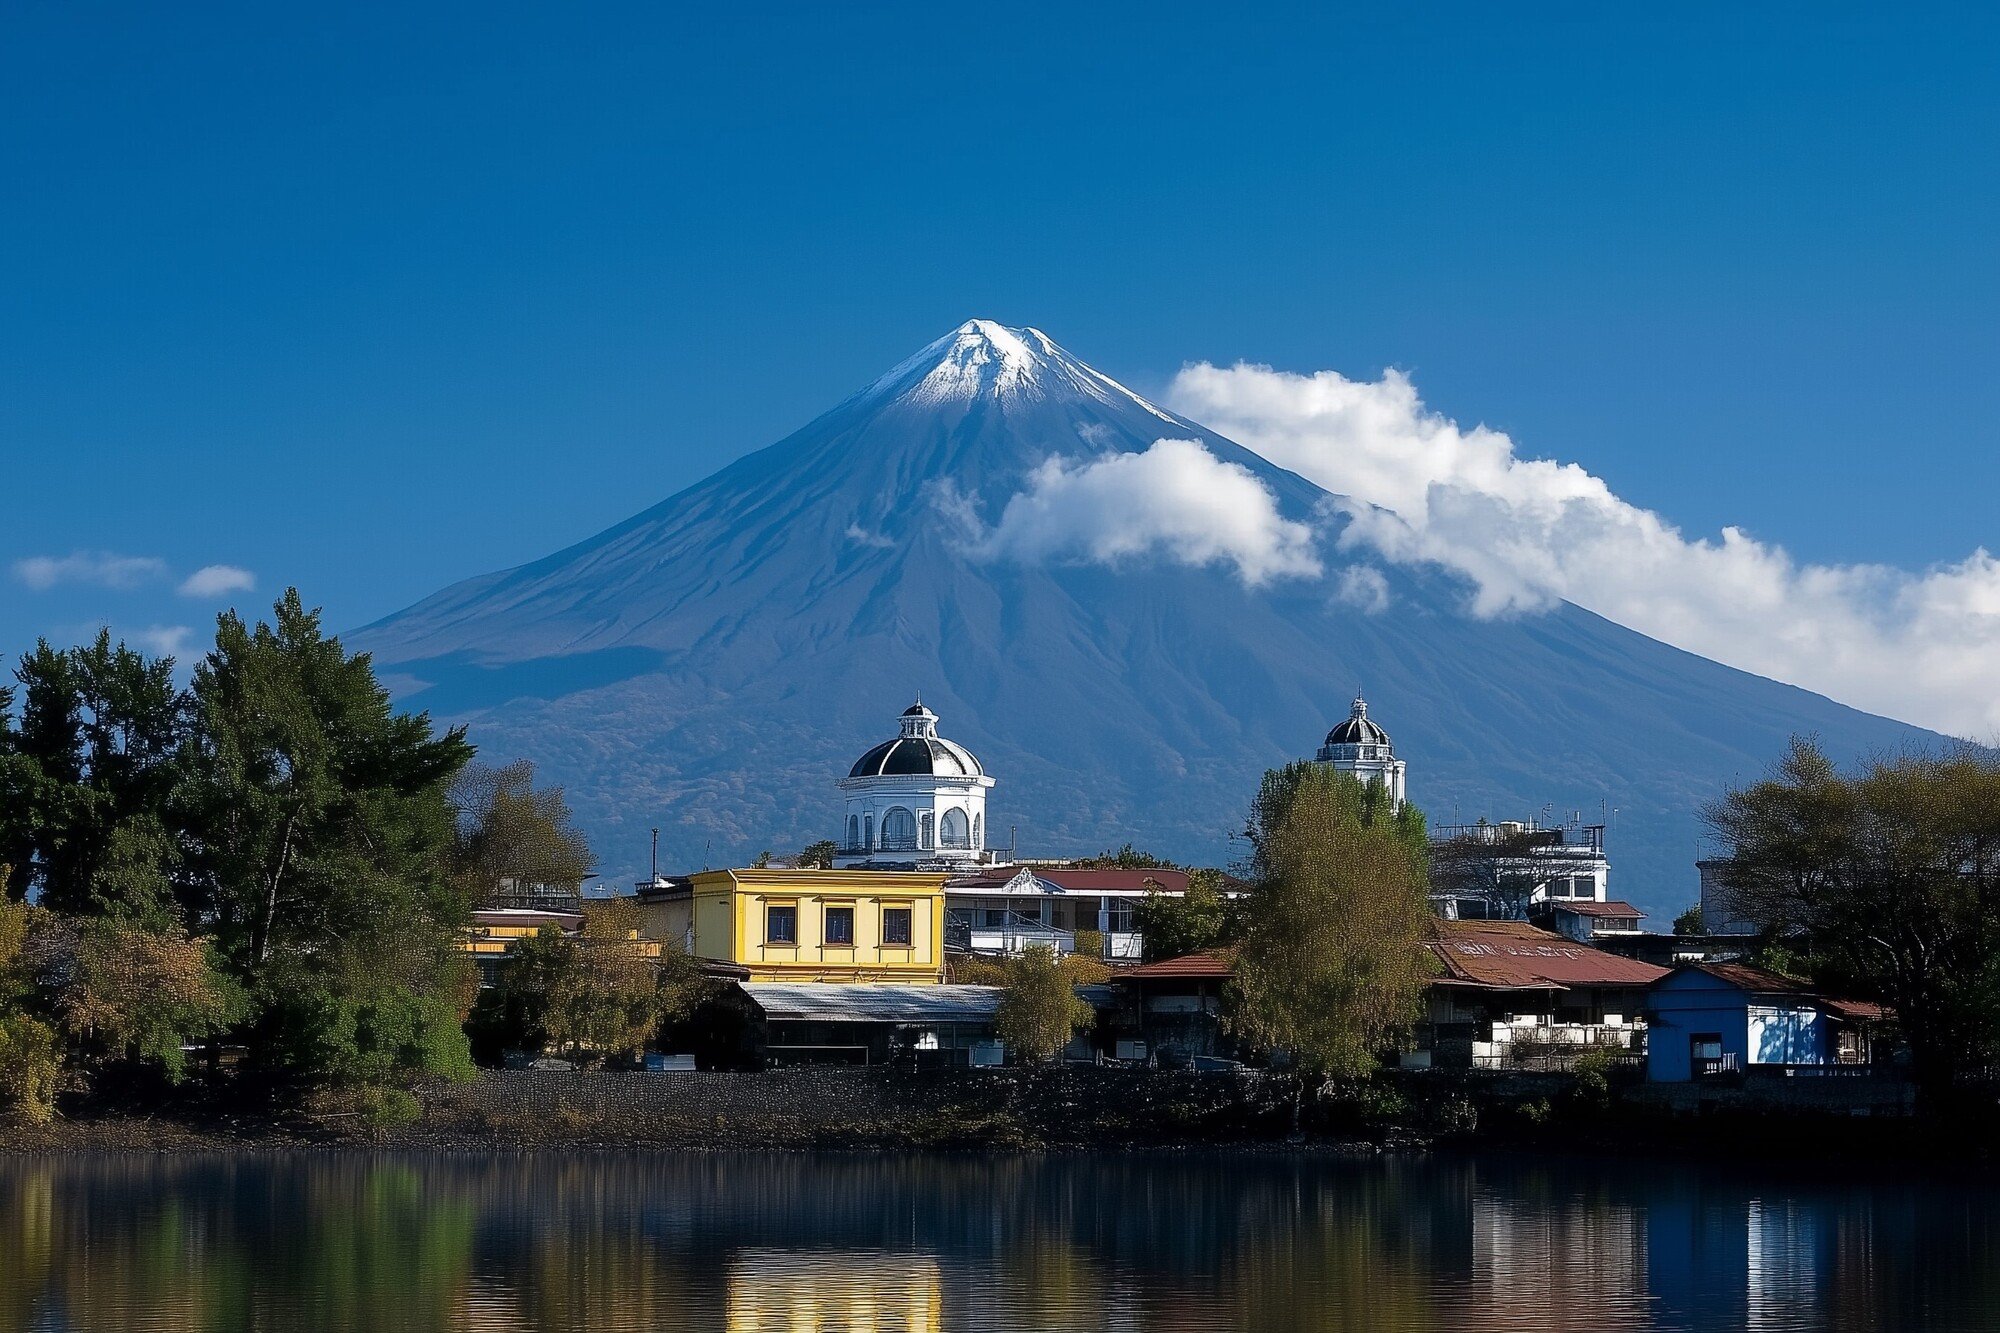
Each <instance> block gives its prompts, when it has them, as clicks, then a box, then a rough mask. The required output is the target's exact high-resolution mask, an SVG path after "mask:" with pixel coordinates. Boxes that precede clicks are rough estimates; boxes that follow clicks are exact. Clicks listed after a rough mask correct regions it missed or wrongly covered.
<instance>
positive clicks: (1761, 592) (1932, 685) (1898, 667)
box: [1168, 364, 2000, 737]
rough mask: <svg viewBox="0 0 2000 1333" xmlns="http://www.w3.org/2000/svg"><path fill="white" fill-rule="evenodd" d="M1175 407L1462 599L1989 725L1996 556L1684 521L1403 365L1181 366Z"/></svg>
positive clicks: (1998, 720) (1347, 535) (1891, 710)
mask: <svg viewBox="0 0 2000 1333" xmlns="http://www.w3.org/2000/svg"><path fill="white" fill-rule="evenodd" d="M1168 401H1169V402H1170V403H1171V405H1172V406H1173V407H1174V409H1175V410H1176V411H1178V412H1181V413H1182V414H1184V415H1186V416H1189V417H1192V418H1194V419H1196V420H1198V421H1201V422H1203V423H1204V424H1207V425H1209V426H1212V427H1214V428H1215V429H1216V430H1218V431H1220V432H1221V433H1223V434H1224V435H1227V436H1229V437H1231V438H1232V439H1235V440H1237V441H1239V442H1240V443H1242V444H1244V445H1247V446H1249V447H1250V448H1251V449H1254V450H1256V451H1257V452H1258V453H1260V454H1262V455H1263V456H1264V457H1266V458H1268V459H1270V460H1271V461H1272V462H1274V463H1276V464H1278V465H1279V466H1281V467H1286V468H1290V469H1291V470H1293V471H1295V472H1298V473H1299V474H1301V475H1302V476H1305V477H1307V478H1309V479H1310V480H1312V481H1314V482H1317V483H1318V484H1319V485H1321V486H1323V487H1325V488H1326V489H1327V490H1329V491H1333V492H1335V493H1336V494H1339V495H1343V496H1347V497H1351V501H1350V502H1349V503H1347V504H1344V505H1343V506H1342V507H1343V509H1345V510H1346V512H1347V513H1348V514H1349V515H1350V517H1351V522H1350V524H1349V526H1348V528H1347V530H1346V532H1344V533H1343V534H1342V536H1341V546H1342V548H1343V549H1347V550H1372V551H1374V552H1375V553H1377V554H1379V555H1380V556H1382V557H1385V558H1387V559H1390V560H1392V561H1398V562H1403V563H1422V564H1434V565H1439V566H1442V567H1444V568H1446V569H1449V570H1452V571H1455V572H1456V573H1458V574H1460V575H1462V576H1464V577H1465V578H1466V579H1467V580H1469V582H1470V584H1471V588H1472V594H1471V604H1470V609H1471V611H1472V613H1473V614H1475V615H1479V616H1488V617H1490V616H1498V615H1504V614H1509V613H1519V612H1532V611H1538V610H1543V609H1546V608H1548V607H1550V606H1552V605H1554V604H1555V603H1556V602H1557V601H1558V600H1567V601H1571V602H1575V603H1577V604H1578V605H1580V606H1584V607H1588V608H1589V609H1590V610H1593V611H1596V612H1598V613H1599V614H1601V615H1604V616H1606V617H1608V618H1609V619H1612V620H1615V621H1617V622H1618V623H1620V624H1622V625H1627V626H1629V627H1631V628H1633V629H1636V630H1638V631H1640V632H1641V633H1644V634H1648V635H1651V636H1652V637H1654V638H1658V639H1663V640H1665V641H1666V642H1668V643H1672V644H1675V645H1676V646H1678V647H1681V648H1685V649H1687V650H1689V651H1690V652H1696V653H1700V654H1702V655H1703V656H1706V657H1711V658H1714V659H1716V660H1718V661H1722V662H1727V663H1729V664H1730V665H1732V666H1737V667H1741V668H1743V669H1745V670H1749V671H1755V672H1758V673H1760V674H1763V675H1767V676H1772V677H1775V678H1777V679H1780V680H1785V681H1789V682H1792V683H1793V684H1797V685H1802V686H1805V687H1806V688H1808V689H1812V690H1817V691H1819V692H1821V693H1824V694H1827V695H1830V696H1832V697H1834V698H1836V699H1840V700H1841V701H1843V702H1845V703H1849V704H1853V705H1855V706H1857V707H1860V708H1865V709H1869V710H1871V711H1874V712H1879V713H1885V714H1889V715H1892V716H1896V717H1901V718H1905V719H1907V720H1909V721H1912V722H1918V723H1922V724H1924V725H1927V726H1931V727H1935V728H1938V729H1940V730H1945V731H1950V732H1955V733H1957V734H1960V735H1970V736H1977V737H1987V736H1992V735H1994V734H1996V733H2000V691H1996V690H1995V688H1994V680H1995V678H1996V677H1995V671H1996V663H2000V560H1996V559H1995V558H1994V557H1993V556H1992V555H1989V554H1988V553H1987V552H1986V551H1984V550H1978V551H1975V552H1973V553H1972V554H1971V555H1970V556H1968V557H1966V559H1964V560H1963V561H1960V562H1959V563H1957V564H1953V565H1946V566H1941V567H1938V568H1935V569H1931V570H1927V571H1922V572H1914V571H1908V570H1901V569H1895V568H1891V567H1888V566H1884V565H1814V564H1802V563H1800V562H1798V561H1796V560H1794V559H1793V558H1792V557H1791V556H1790V555H1789V554H1787V553H1786V552H1785V550H1784V549H1783V548H1782V547H1779V546H1774V545H1770V544H1768V543H1765V542H1761V541H1759V540H1757V539H1756V538H1754V537H1752V536H1750V535H1749V534H1747V533H1745V532H1744V531H1743V530H1742V529H1740V528H1734V527H1730V528H1725V529H1723V531H1722V533H1721V534H1720V536H1719V537H1718V538H1715V539H1703V538H1690V537H1688V536H1686V535H1684V534H1683V533H1682V532H1681V531H1680V530H1679V529H1678V528H1676V527H1675V526H1674V525H1673V524H1672V523H1670V522H1668V521H1667V520H1666V519H1664V518H1662V517H1661V516H1660V515H1658V514H1655V513H1652V512H1650V511H1648V510H1645V509H1641V508H1639V507H1638V506H1636V505H1632V504H1628V503H1627V502H1626V501H1624V500H1622V499H1620V498H1619V497H1618V496H1616V495H1614V494H1613V493H1612V491H1611V488H1610V487H1609V486H1607V485H1605V483H1604V482H1603V481H1602V480H1601V479H1599V478H1597V477H1594V476H1592V475H1591V474H1590V473H1588V472H1586V471H1585V470H1584V469H1582V468H1581V467H1578V466H1576V465H1575V464H1573V463H1555V462H1550V461H1547V460H1541V459H1526V458H1521V457H1518V456H1517V455H1516V454H1515V450H1514V442H1513V441H1512V440H1511V439H1509V438H1508V437H1507V436H1506V435H1505V434H1503V433H1501V432H1499V431H1494V430H1488V429H1486V428H1485V427H1483V426H1481V427H1475V428H1472V429H1469V430H1468V429H1462V428H1460V427H1459V426H1458V425H1457V424H1456V423H1455V422H1452V421H1450V420H1448V419H1447V418H1445V417H1443V416H1440V415H1439V414H1437V413H1435V412H1432V411H1430V410H1429V409H1428V408H1426V407H1425V406H1424V404H1423V402H1422V400H1421V399H1420V398H1419V397H1418V396H1417V391H1416V388H1415V386H1413V385H1412V384H1411V383H1410V380H1409V378H1408V377H1407V376H1405V375H1404V374H1402V373H1401V372H1398V371H1393V370H1392V371H1389V372H1388V373H1386V374H1384V375H1383V377H1382V378H1381V379H1380V380H1376V381H1365V380H1350V379H1347V378H1345V377H1343V376H1341V375H1339V374H1336V373H1334V372H1332V371H1322V372H1320V373H1319V374H1316V375H1295V374H1288V373H1282V372H1279V371H1274V370H1272V369H1270V368H1269V367H1265V366H1250V365H1238V366H1235V367H1233V368H1230V369H1221V368H1218V367H1216V366H1212V365H1206V364H1201V365H1193V366H1189V367H1187V368H1185V369H1183V370H1182V371H1181V373H1180V375H1179V376H1177V377H1176V379H1175V381H1174V386H1173V389H1172V391H1171V393H1170V395H1169V399H1168Z"/></svg>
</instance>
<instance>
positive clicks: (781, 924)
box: [764, 903, 799, 944]
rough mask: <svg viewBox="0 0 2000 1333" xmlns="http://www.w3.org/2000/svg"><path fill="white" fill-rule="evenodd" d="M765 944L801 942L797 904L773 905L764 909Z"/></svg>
mask: <svg viewBox="0 0 2000 1333" xmlns="http://www.w3.org/2000/svg"><path fill="white" fill-rule="evenodd" d="M764 942H765V943H767V944H797V943H798V942H799V905H798V904H797V903H772V904H770V905H769V906H768V907H766V908H765V909H764Z"/></svg>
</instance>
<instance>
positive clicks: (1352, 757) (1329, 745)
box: [1313, 698, 1406, 810]
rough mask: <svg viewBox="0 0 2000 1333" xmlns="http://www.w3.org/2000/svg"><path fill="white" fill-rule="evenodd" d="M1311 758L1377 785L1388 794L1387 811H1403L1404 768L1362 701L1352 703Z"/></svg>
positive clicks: (1393, 747) (1387, 735)
mask: <svg viewBox="0 0 2000 1333" xmlns="http://www.w3.org/2000/svg"><path fill="white" fill-rule="evenodd" d="M1313 757H1314V758H1315V759H1317V760H1318V761H1319V762H1320V763H1322V764H1327V765H1329V766H1331V767H1333V768H1335V769H1338V770H1339V771H1340V772H1342V773H1352V774H1353V775H1354V776H1355V777H1357V778H1359V779H1361V781H1363V782H1379V783H1381V784H1382V786H1383V788H1384V789H1385V790H1387V791H1388V793H1389V800H1390V808H1391V809H1392V810H1400V809H1402V808H1403V800H1404V796H1403V770H1404V768H1405V767H1406V765H1405V764H1404V763H1403V761H1402V760H1400V759H1398V758H1396V747H1395V746H1394V745H1393V744H1391V743H1390V741H1389V733H1388V732H1386V731H1384V730H1382V728H1381V727H1380V726H1379V725H1378V724H1377V723H1376V722H1375V720H1374V719H1373V718H1371V717H1369V716H1368V704H1367V702H1366V701H1365V700H1362V699H1358V698H1357V699H1356V700H1355V701H1354V709H1353V711H1352V712H1351V713H1349V714H1348V716H1347V721H1345V722H1342V723H1341V724H1340V725H1339V726H1337V727H1335V728H1334V729H1333V730H1332V731H1329V732H1327V733H1326V743H1325V744H1324V745H1322V746H1320V747H1319V753H1318V754H1317V755H1315V756H1313Z"/></svg>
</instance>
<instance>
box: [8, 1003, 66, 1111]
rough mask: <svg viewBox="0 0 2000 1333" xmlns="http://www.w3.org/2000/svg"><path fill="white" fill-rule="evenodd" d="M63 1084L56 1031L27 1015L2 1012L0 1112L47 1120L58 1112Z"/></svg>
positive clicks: (60, 1050) (60, 1055) (60, 1049)
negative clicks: (60, 1089) (57, 1105)
mask: <svg viewBox="0 0 2000 1333" xmlns="http://www.w3.org/2000/svg"><path fill="white" fill-rule="evenodd" d="M61 1084H62V1048H61V1046H60V1044H59V1042H58V1041H57V1038H56V1034H55V1031H54V1030H53V1029H52V1028H50V1027H49V1026H48V1025H47V1024H45V1023H41V1022H38V1021H37V1020H35V1019H33V1018H30V1017H28V1016H27V1015H26V1014H4V1015H0V1111H7V1112H11V1113H12V1114H14V1115H16V1116H19V1117H20V1118H22V1119H24V1120H30V1121H33V1122H35V1123H36V1124H42V1123H46V1122H47V1121H48V1120H49V1119H51V1118H52V1117H53V1116H54V1115H55V1110H56V1092H57V1090H58V1089H59V1088H60V1087H61Z"/></svg>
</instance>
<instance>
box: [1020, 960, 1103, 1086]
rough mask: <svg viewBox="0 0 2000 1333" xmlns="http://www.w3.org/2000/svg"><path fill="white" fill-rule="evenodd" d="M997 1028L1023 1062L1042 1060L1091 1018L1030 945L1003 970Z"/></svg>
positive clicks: (1066, 977)
mask: <svg viewBox="0 0 2000 1333" xmlns="http://www.w3.org/2000/svg"><path fill="white" fill-rule="evenodd" d="M1007 970H1008V980H1007V989H1006V993H1005V994H1003V995H1002V996H1001V997H1000V1012H999V1015H998V1022H997V1026H998V1028H999V1031H1000V1039H1001V1040H1002V1041H1004V1042H1006V1043H1007V1045H1008V1047H1009V1049H1011V1050H1013V1051H1014V1052H1015V1053H1016V1054H1017V1055H1020V1056H1022V1057H1023V1058H1024V1059H1028V1060H1036V1061H1040V1060H1047V1059H1049V1058H1051V1057H1052V1056H1054V1055H1055V1054H1056V1053H1057V1052H1058V1051H1060V1050H1062V1048H1063V1047H1065V1046H1067V1045H1068V1044H1069V1039H1070V1037H1071V1036H1072V1035H1073V1034H1074V1033H1076V1032H1077V1031H1078V1030H1079V1029H1081V1028H1086V1027H1089V1026H1090V1025H1091V1023H1092V1022H1093V1021H1094V1020H1095V1018H1096V1013H1095V1011H1094V1010H1092V1009H1091V1007H1090V1005H1089V1004H1087V1003H1086V1002H1085V1001H1083V1000H1082V999H1081V998H1079V997H1078V995H1077V993H1076V986H1075V983H1074V981H1073V980H1072V977H1071V973H1070V972H1069V970H1068V969H1066V968H1064V967H1063V966H1062V964H1061V963H1060V962H1059V961H1058V960H1057V958H1056V954H1055V950H1053V949H1051V948H1050V947H1049V946H1048V945H1046V944H1031V945H1029V946H1028V947H1027V948H1026V949H1025V950H1023V951H1022V953H1021V955H1020V956H1019V957H1018V958H1015V959H1013V960H1012V962H1011V964H1010V965H1009V967H1008V969H1007Z"/></svg>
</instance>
